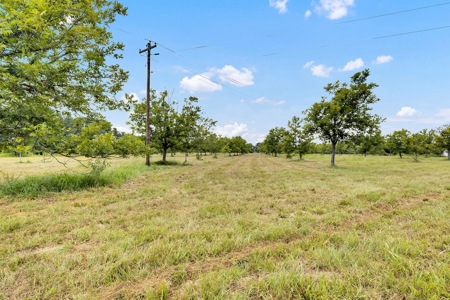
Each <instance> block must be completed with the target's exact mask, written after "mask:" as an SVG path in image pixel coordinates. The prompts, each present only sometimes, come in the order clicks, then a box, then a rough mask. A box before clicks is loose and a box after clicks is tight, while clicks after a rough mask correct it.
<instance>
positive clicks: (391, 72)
mask: <svg viewBox="0 0 450 300" xmlns="http://www.w3.org/2000/svg"><path fill="white" fill-rule="evenodd" d="M121 3H122V4H124V5H125V6H127V7H128V16H127V17H119V18H118V19H117V21H116V23H114V24H112V25H111V27H110V29H111V31H112V32H113V35H114V40H116V41H121V42H123V43H124V44H125V51H124V53H123V54H124V59H123V60H121V61H120V64H121V66H122V67H123V68H124V69H125V70H127V71H129V72H130V80H129V81H128V83H127V84H126V85H125V87H124V90H123V92H122V93H121V94H119V95H118V97H122V96H123V94H124V93H134V94H135V95H136V97H138V98H139V99H142V97H144V96H145V88H146V66H145V64H146V57H145V55H142V54H141V55H140V54H139V49H144V48H145V46H146V43H147V41H146V40H145V39H149V40H152V41H155V42H156V43H157V44H158V47H157V48H155V49H153V50H152V53H160V55H159V56H154V57H153V59H152V61H151V67H152V71H153V74H152V77H151V88H152V89H156V90H158V91H162V90H166V89H167V90H168V91H169V92H170V93H173V99H174V100H177V101H178V102H180V103H181V102H182V101H183V99H184V98H187V97H189V96H191V95H192V96H196V97H198V98H199V104H200V106H201V107H202V109H203V111H204V113H205V116H208V117H210V118H212V119H214V120H217V127H216V128H215V131H216V132H217V133H220V134H222V135H225V136H233V135H242V136H243V137H244V138H245V139H246V140H247V141H249V142H252V143H256V142H259V141H262V140H263V139H264V136H265V134H266V133H267V132H268V131H269V130H270V129H271V128H273V127H275V126H286V125H287V122H288V120H290V119H291V118H292V117H293V116H294V115H297V116H301V115H302V111H303V110H305V109H307V108H309V107H310V106H311V105H312V104H313V103H314V102H317V101H319V100H320V99H321V97H322V96H325V95H326V94H325V91H324V90H323V87H324V86H325V85H326V84H328V83H330V82H335V81H336V80H340V81H341V82H344V81H345V82H348V81H349V78H350V76H351V75H353V74H354V73H355V72H357V71H360V70H362V69H364V68H369V69H370V72H371V76H370V77H369V80H370V81H371V82H375V83H377V84H379V87H378V88H377V89H376V90H375V93H376V95H377V96H378V97H379V98H380V102H379V103H377V104H376V105H374V106H373V108H374V110H373V112H374V113H377V114H379V115H382V116H383V117H385V118H386V122H384V123H383V124H382V125H381V128H382V131H383V133H384V134H388V133H390V132H392V131H394V130H397V129H401V128H406V129H409V130H410V131H412V132H416V131H419V130H421V129H424V128H429V129H431V128H436V127H438V126H440V125H443V124H445V123H449V122H450V101H449V100H450V99H449V94H450V55H449V50H448V49H450V27H447V28H441V27H446V26H450V18H449V16H450V2H446V1H434V0H432V1H431V0H415V1H406V0H397V1H392V0H364V1H363V0H314V1H309V0H308V1H301V0H278V1H277V0H251V1H250V0H247V1H242V0H239V1H237V0H226V1H205V0H190V1H185V0H184V1H182V0H164V1H131V0H122V1H121ZM428 6H434V7H428ZM424 7H428V8H424ZM418 8H422V9H418ZM406 10H411V11H409V12H404V13H396V12H400V11H406ZM391 13H396V14H391ZM381 15H385V16H381ZM373 16H379V17H376V18H369V17H373ZM366 18H367V19H366ZM361 19H363V20H361ZM349 21H354V22H349ZM436 28H441V29H436ZM428 29H433V30H429V31H423V30H428ZM415 31H423V32H417V33H412V34H406V33H410V32H415ZM397 34H402V35H397ZM391 35H395V36H391ZM389 36H390V37H389ZM202 46H206V47H202ZM199 47H201V48H199ZM169 49H170V50H169ZM106 116H107V118H108V120H109V121H111V122H112V123H113V124H114V126H116V127H118V128H119V130H122V131H127V127H126V121H127V119H128V113H126V112H108V113H107V114H106Z"/></svg>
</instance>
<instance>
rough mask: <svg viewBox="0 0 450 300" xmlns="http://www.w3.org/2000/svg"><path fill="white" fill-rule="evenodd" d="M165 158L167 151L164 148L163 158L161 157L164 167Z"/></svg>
mask: <svg viewBox="0 0 450 300" xmlns="http://www.w3.org/2000/svg"><path fill="white" fill-rule="evenodd" d="M166 157H167V149H166V148H164V149H163V157H162V162H163V164H164V165H165V164H166Z"/></svg>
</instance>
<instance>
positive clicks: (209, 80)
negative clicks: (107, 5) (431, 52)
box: [117, 1, 450, 104]
mask: <svg viewBox="0 0 450 300" xmlns="http://www.w3.org/2000/svg"><path fill="white" fill-rule="evenodd" d="M449 4H450V1H448V2H444V3H439V4H434V5H428V6H423V7H418V8H413V9H407V10H402V11H396V12H391V13H385V14H380V15H375V16H369V17H364V18H359V19H354V20H348V21H342V22H338V23H334V24H331V26H335V25H341V24H347V23H354V22H359V21H365V20H369V19H375V18H381V17H386V16H391V15H397V14H402V13H408V12H412V11H418V10H423V9H428V8H434V7H439V6H443V5H449ZM327 26H330V25H327ZM446 28H450V26H442V27H436V28H428V29H423V30H416V31H410V32H402V33H396V34H391V35H384V36H379V37H373V38H368V39H360V40H353V41H347V42H341V43H334V44H329V45H322V46H318V47H310V48H303V49H301V50H305V49H316V48H324V47H330V46H336V45H342V44H349V43H356V42H363V41H369V40H377V39H384V38H390V37H396V36H402V35H409V34H415V33H421V32H427V31H434V30H440V29H446ZM117 29H118V28H117ZM119 30H120V31H123V32H126V33H128V34H131V33H129V32H127V31H125V30H122V29H119ZM297 31H299V30H297ZM297 31H294V32H297ZM282 34H285V33H282ZM275 35H280V34H277V33H274V34H267V35H264V36H262V37H268V36H275ZM146 40H148V39H146ZM231 43H233V42H230V43H222V44H209V45H201V46H196V47H191V48H185V49H181V50H176V51H175V50H173V49H170V48H168V47H166V46H164V45H162V44H161V43H157V44H158V45H159V46H161V47H162V48H164V49H166V50H167V51H169V52H171V53H173V54H174V55H177V56H179V57H181V58H182V59H184V60H187V61H189V62H191V63H193V64H195V65H198V66H199V65H200V64H199V63H198V62H196V61H194V60H193V59H190V58H188V57H186V56H184V55H182V54H181V53H179V52H183V51H187V50H194V49H202V48H207V47H213V46H218V45H224V44H231ZM294 51H295V52H297V51H299V50H294ZM289 52H292V51H289ZM284 53H286V52H284ZM280 54H283V53H282V52H274V53H268V54H263V55H261V56H275V55H280ZM188 72H189V73H190V74H194V76H197V75H198V76H199V77H200V78H198V79H199V80H201V81H202V82H205V83H207V84H209V85H212V86H214V87H216V86H221V87H225V88H228V89H230V90H231V91H233V93H234V94H239V95H241V96H242V95H243V96H245V97H246V98H249V99H252V100H254V97H251V96H248V95H246V94H244V93H242V92H241V91H237V90H235V89H234V88H232V87H231V86H228V85H225V84H223V83H220V82H217V81H215V80H214V79H212V78H210V77H208V76H206V75H205V74H204V72H201V73H197V72H192V71H189V70H188ZM220 77H221V78H223V79H225V80H226V81H228V82H230V83H232V84H234V85H236V86H247V85H246V84H244V83H242V82H240V81H238V80H236V79H234V78H230V77H228V76H224V75H220ZM249 89H251V90H254V91H256V92H257V93H258V94H261V95H264V93H263V92H261V91H258V90H255V89H254V88H249ZM263 97H264V98H265V99H267V100H269V101H270V99H269V98H267V97H265V96H263ZM259 104H264V103H259Z"/></svg>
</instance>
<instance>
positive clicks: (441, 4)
mask: <svg viewBox="0 0 450 300" xmlns="http://www.w3.org/2000/svg"><path fill="white" fill-rule="evenodd" d="M449 4H450V1H448V2H443V3H439V4H434V5H428V6H422V7H417V8H412V9H406V10H400V11H395V12H391V13H385V14H380V15H375V16H369V17H364V18H359V19H354V20H348V21H341V22H337V23H333V24H330V25H325V26H321V27H329V26H336V25H342V24H348V23H355V22H360V21H366V20H370V19H377V18H382V17H388V16H392V15H398V14H404V13H409V12H413V11H418V10H424V9H429V8H435V7H439V6H444V5H449ZM305 30H309V28H305V29H300V30H294V31H290V32H289V33H293V32H300V31H305ZM284 34H287V33H286V32H283V33H271V34H266V35H263V36H258V37H250V38H246V39H239V40H235V41H232V42H227V43H221V44H209V45H202V46H196V47H190V48H185V49H180V50H177V52H182V51H189V50H196V49H202V48H209V47H215V46H220V45H230V44H235V43H240V42H242V41H245V40H250V39H256V38H266V37H271V36H277V35H284Z"/></svg>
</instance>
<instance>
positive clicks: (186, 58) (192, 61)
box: [158, 43, 273, 105]
mask: <svg viewBox="0 0 450 300" xmlns="http://www.w3.org/2000/svg"><path fill="white" fill-rule="evenodd" d="M158 45H159V46H161V47H163V48H164V49H166V50H168V51H170V52H172V53H173V54H175V55H177V56H179V57H181V58H183V59H185V60H187V61H189V62H191V63H193V64H195V65H197V66H200V63H198V62H196V61H194V60H192V59H190V58H188V57H186V56H184V55H182V54H180V53H178V51H175V50H172V49H170V48H168V47H166V46H164V45H162V44H160V43H158ZM190 73H191V74H194V76H196V75H198V76H201V77H202V78H204V79H206V81H205V80H201V79H200V80H201V81H203V82H205V83H208V84H209V85H212V86H215V85H214V84H212V83H215V84H217V85H220V86H222V87H225V88H227V89H230V90H232V91H234V94H237V95H240V96H244V97H245V98H248V99H251V100H254V97H251V96H249V95H247V94H244V93H242V92H241V91H237V90H236V89H234V88H232V87H231V86H228V85H225V84H223V83H219V82H217V81H215V80H213V79H211V78H209V77H208V76H205V75H204V74H202V73H196V72H190ZM220 77H222V78H224V79H226V80H227V81H229V82H231V83H233V84H235V85H237V86H242V87H243V86H247V87H248V85H246V84H245V83H242V82H240V81H239V80H236V79H234V78H230V77H228V76H224V75H221V76H220ZM211 82H212V83H211ZM248 88H249V89H250V90H254V91H255V92H257V93H258V94H260V95H261V96H263V97H264V98H265V99H267V100H269V101H270V100H271V99H270V98H267V97H266V96H264V93H263V92H261V91H258V90H256V89H254V88H251V87H248ZM272 101H273V100H272ZM260 104H261V105H265V104H263V103H260Z"/></svg>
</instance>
